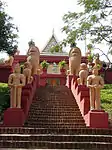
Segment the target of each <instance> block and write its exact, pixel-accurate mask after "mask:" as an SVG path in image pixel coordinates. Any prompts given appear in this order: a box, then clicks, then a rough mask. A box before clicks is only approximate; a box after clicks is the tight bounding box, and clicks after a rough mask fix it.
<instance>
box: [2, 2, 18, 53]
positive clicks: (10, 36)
mask: <svg viewBox="0 0 112 150" xmlns="http://www.w3.org/2000/svg"><path fill="white" fill-rule="evenodd" d="M4 8H5V3H3V2H2V1H1V0H0V51H5V52H7V53H8V54H13V50H14V45H15V43H17V41H16V40H17V37H18V35H17V34H16V33H17V32H18V29H17V27H16V26H15V25H14V24H13V23H12V20H13V18H12V17H10V16H9V15H8V14H7V13H6V12H5V9H4Z"/></svg>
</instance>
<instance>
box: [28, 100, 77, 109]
mask: <svg viewBox="0 0 112 150" xmlns="http://www.w3.org/2000/svg"><path fill="white" fill-rule="evenodd" d="M50 106H52V108H72V109H73V108H79V107H78V105H77V104H75V105H74V104H73V105H70V104H68V105H65V104H64V105H62V104H61V103H57V105H55V103H53V102H52V103H47V101H46V103H45V104H42V103H35V104H34V103H33V104H32V105H31V107H42V108H43V107H44V108H49V107H50Z"/></svg>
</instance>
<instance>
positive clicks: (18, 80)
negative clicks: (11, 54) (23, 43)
mask: <svg viewBox="0 0 112 150" xmlns="http://www.w3.org/2000/svg"><path fill="white" fill-rule="evenodd" d="M39 58H40V52H39V49H38V48H37V47H36V46H32V47H30V49H29V50H28V57H27V62H25V63H24V68H23V74H22V73H21V68H20V64H19V63H17V64H16V65H15V67H14V72H13V73H12V74H10V76H9V79H8V86H9V88H10V107H11V108H21V93H22V87H23V86H25V85H26V84H31V83H32V81H33V75H34V74H37V72H38V69H39Z"/></svg>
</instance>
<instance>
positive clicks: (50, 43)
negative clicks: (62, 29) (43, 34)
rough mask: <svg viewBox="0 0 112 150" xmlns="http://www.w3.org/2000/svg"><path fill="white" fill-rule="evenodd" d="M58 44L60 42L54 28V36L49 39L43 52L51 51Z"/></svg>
mask: <svg viewBox="0 0 112 150" xmlns="http://www.w3.org/2000/svg"><path fill="white" fill-rule="evenodd" d="M57 44H58V40H57V38H56V36H55V34H54V29H53V32H52V36H51V38H50V39H49V41H48V42H47V44H46V45H45V47H44V48H43V50H42V53H43V52H50V48H51V47H53V46H55V45H57Z"/></svg>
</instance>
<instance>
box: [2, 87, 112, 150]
mask: <svg viewBox="0 0 112 150" xmlns="http://www.w3.org/2000/svg"><path fill="white" fill-rule="evenodd" d="M0 133H1V134H0V148H6V149H7V148H12V149H13V148H21V149H22V148H25V149H82V150H90V149H92V150H99V149H101V150H104V149H105V150H112V130H111V129H89V128H87V127H86V125H85V122H84V120H83V117H82V116H81V113H80V110H79V108H78V105H77V103H76V101H75V99H74V97H73V95H72V93H71V91H70V89H68V88H67V87H65V86H59V87H52V86H48V87H41V88H39V89H38V90H37V98H36V99H35V101H34V102H33V103H32V105H31V108H30V112H29V114H28V119H27V120H26V123H25V125H24V127H22V128H4V127H2V128H0Z"/></svg>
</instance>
